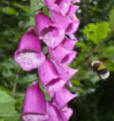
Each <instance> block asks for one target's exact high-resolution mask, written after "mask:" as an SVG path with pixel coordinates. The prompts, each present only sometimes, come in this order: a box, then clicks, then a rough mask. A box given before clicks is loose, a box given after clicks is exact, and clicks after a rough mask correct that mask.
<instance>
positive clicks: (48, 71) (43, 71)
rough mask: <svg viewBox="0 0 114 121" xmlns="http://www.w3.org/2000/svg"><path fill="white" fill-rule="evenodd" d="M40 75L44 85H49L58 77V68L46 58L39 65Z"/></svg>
mask: <svg viewBox="0 0 114 121" xmlns="http://www.w3.org/2000/svg"><path fill="white" fill-rule="evenodd" d="M38 75H39V78H40V81H41V82H42V84H43V85H47V84H48V83H51V82H53V81H54V80H57V79H58V74H57V72H56V69H55V67H54V65H53V63H52V62H51V61H50V60H49V59H48V58H46V60H45V62H44V63H43V64H42V65H40V66H39V68H38Z"/></svg>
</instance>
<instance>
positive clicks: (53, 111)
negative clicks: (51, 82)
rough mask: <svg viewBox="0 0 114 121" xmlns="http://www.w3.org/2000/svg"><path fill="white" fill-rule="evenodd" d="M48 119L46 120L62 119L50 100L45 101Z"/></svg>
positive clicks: (59, 120)
mask: <svg viewBox="0 0 114 121" xmlns="http://www.w3.org/2000/svg"><path fill="white" fill-rule="evenodd" d="M47 114H48V117H49V118H48V119H47V120H46V121H63V120H62V117H61V115H60V113H59V110H58V109H57V108H56V106H54V105H53V104H52V103H51V102H47Z"/></svg>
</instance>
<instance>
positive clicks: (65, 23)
mask: <svg viewBox="0 0 114 121" xmlns="http://www.w3.org/2000/svg"><path fill="white" fill-rule="evenodd" d="M74 9H75V8H74V7H73V8H72V10H70V11H69V13H68V16H63V15H62V14H60V13H58V12H56V11H53V10H52V11H50V14H51V18H52V20H53V22H55V23H56V24H58V25H60V26H62V27H63V28H64V29H65V32H66V34H68V35H69V34H73V33H75V32H76V31H77V30H78V27H79V24H80V21H79V20H78V19H77V17H75V14H73V13H74V11H75V10H74Z"/></svg>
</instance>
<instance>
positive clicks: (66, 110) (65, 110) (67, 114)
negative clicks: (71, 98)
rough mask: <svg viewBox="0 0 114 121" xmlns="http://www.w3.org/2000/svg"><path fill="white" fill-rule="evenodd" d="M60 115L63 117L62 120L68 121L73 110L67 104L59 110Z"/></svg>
mask: <svg viewBox="0 0 114 121" xmlns="http://www.w3.org/2000/svg"><path fill="white" fill-rule="evenodd" d="M60 113H61V117H62V119H63V121H69V120H70V117H71V116H72V114H73V110H72V109H71V108H69V107H68V106H66V107H64V108H63V109H62V110H61V111H60Z"/></svg>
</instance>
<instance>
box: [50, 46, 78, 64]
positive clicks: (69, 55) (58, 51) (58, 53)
mask: <svg viewBox="0 0 114 121" xmlns="http://www.w3.org/2000/svg"><path fill="white" fill-rule="evenodd" d="M48 50H49V53H50V56H51V57H52V58H53V59H54V60H55V61H57V62H59V63H62V64H65V65H69V64H70V63H71V62H72V61H73V59H74V58H75V56H76V54H77V53H76V52H75V51H72V50H68V49H66V48H64V46H63V45H62V44H60V45H59V46H57V47H56V48H54V49H52V48H49V49H48Z"/></svg>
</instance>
